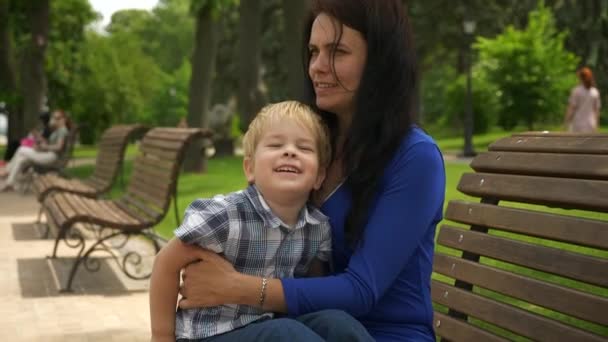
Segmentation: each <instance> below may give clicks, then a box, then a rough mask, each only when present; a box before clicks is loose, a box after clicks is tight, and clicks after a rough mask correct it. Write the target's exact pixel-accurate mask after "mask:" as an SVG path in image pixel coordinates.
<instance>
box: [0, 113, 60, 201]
mask: <svg viewBox="0 0 608 342" xmlns="http://www.w3.org/2000/svg"><path fill="white" fill-rule="evenodd" d="M49 126H50V127H51V129H52V133H51V135H50V136H49V138H48V141H47V140H45V139H40V140H38V141H37V142H36V144H35V145H34V146H31V147H29V146H23V145H22V146H20V147H19V148H18V149H17V151H16V152H15V155H14V156H13V158H12V159H11V161H10V162H9V163H8V164H7V165H6V167H5V168H3V169H2V170H0V178H6V180H5V181H4V182H3V183H2V181H0V191H7V190H11V189H13V188H15V186H16V185H17V176H18V175H19V174H21V172H23V171H24V170H25V168H26V167H27V166H29V165H42V166H44V165H50V164H52V163H53V162H55V161H56V160H57V157H58V155H59V154H60V153H61V152H62V151H63V148H64V146H65V139H66V137H67V135H68V122H67V117H66V114H65V112H63V111H62V110H56V111H54V112H53V114H52V116H51V119H50V122H49Z"/></svg>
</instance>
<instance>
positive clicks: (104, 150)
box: [33, 125, 145, 202]
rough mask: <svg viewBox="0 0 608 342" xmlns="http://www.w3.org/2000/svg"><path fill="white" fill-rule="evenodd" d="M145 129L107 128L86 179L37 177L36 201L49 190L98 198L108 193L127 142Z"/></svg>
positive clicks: (34, 186) (35, 182)
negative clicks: (90, 171) (92, 169)
mask: <svg viewBox="0 0 608 342" xmlns="http://www.w3.org/2000/svg"><path fill="white" fill-rule="evenodd" d="M144 129H145V127H144V126H142V125H116V126H112V127H111V128H109V129H107V130H106V131H105V132H104V133H103V135H102V136H101V139H100V141H99V145H98V147H99V151H98V153H97V158H96V160H95V169H94V171H93V174H92V175H91V176H90V177H89V178H87V179H68V178H65V177H61V176H59V175H58V174H54V173H49V174H44V175H40V176H39V177H36V178H35V180H34V184H33V190H34V193H35V194H36V198H37V199H38V202H42V201H43V200H44V198H45V197H46V196H47V195H48V194H49V193H50V192H52V191H64V192H71V193H75V194H79V195H82V196H87V197H98V196H99V195H101V194H104V193H105V192H107V191H108V190H110V188H111V187H112V184H113V183H114V180H115V179H116V177H117V176H118V173H119V172H120V170H121V166H122V162H123V158H124V155H125V150H126V148H127V144H128V143H129V140H130V139H131V138H132V137H133V136H134V135H136V134H141V133H142V132H143V131H144Z"/></svg>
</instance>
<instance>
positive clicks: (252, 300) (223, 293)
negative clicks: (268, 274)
mask: <svg viewBox="0 0 608 342" xmlns="http://www.w3.org/2000/svg"><path fill="white" fill-rule="evenodd" d="M195 254H196V255H197V258H198V259H200V260H201V262H198V263H194V264H190V265H188V266H186V267H185V269H184V272H183V273H182V277H183V284H182V288H181V289H180V292H181V294H182V296H183V298H182V299H181V300H180V302H179V307H180V308H182V309H192V308H198V307H210V306H216V305H222V304H242V305H251V306H256V307H260V294H261V291H262V278H261V277H256V276H251V275H247V274H242V273H239V272H237V271H235V270H234V267H233V266H232V264H230V263H229V262H228V261H226V259H224V258H222V257H221V256H219V255H218V254H216V253H213V252H211V251H208V250H204V249H196V251H195ZM263 309H264V310H267V311H274V312H287V307H286V305H285V300H284V296H283V285H282V284H281V281H280V280H279V279H268V283H267V285H266V298H265V300H264V305H263Z"/></svg>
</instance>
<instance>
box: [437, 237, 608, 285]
mask: <svg viewBox="0 0 608 342" xmlns="http://www.w3.org/2000/svg"><path fill="white" fill-rule="evenodd" d="M437 242H438V243H439V244H441V245H444V246H448V247H452V248H456V249H460V250H463V251H468V252H471V253H475V254H479V255H482V256H487V257H490V258H494V259H498V260H501V261H505V262H509V263H513V264H516V265H520V266H525V267H529V268H532V269H535V270H539V271H544V272H548V273H553V274H556V275H561V276H563V277H567V278H571V279H575V280H579V281H585V282H588V283H591V284H594V285H599V286H603V287H606V286H608V259H599V258H594V257H590V256H586V255H582V254H578V253H573V252H569V251H565V250H560V249H556V248H550V247H544V246H539V245H534V244H530V243H526V242H519V241H514V240H510V239H507V238H503V237H498V236H493V235H489V234H484V233H477V232H473V231H469V230H465V229H460V228H455V227H450V226H447V225H444V226H442V227H441V230H440V232H439V236H438V237H437ZM513 251H517V253H513Z"/></svg>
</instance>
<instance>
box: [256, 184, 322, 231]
mask: <svg viewBox="0 0 608 342" xmlns="http://www.w3.org/2000/svg"><path fill="white" fill-rule="evenodd" d="M245 195H246V196H247V197H248V198H249V200H250V201H251V203H252V204H253V208H254V209H255V211H256V212H257V213H258V215H260V217H261V218H262V220H263V221H264V225H265V226H266V227H270V228H280V227H284V228H288V229H289V226H288V225H287V224H285V222H283V221H282V220H281V219H280V218H279V217H278V216H276V215H275V214H274V213H273V212H272V209H270V206H269V205H268V203H266V201H265V200H264V197H263V196H262V194H261V193H260V191H259V190H258V188H257V187H256V186H255V185H253V184H252V185H249V186H248V187H247V189H245ZM328 220H329V219H328V217H327V216H325V215H324V214H323V213H322V212H321V211H320V210H319V209H317V208H315V207H313V206H310V205H309V204H306V205H305V206H304V207H303V208H302V210H300V213H299V215H298V222H296V225H295V227H294V228H293V229H300V228H302V227H304V226H305V225H306V224H313V225H317V224H321V223H322V222H326V221H328Z"/></svg>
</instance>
